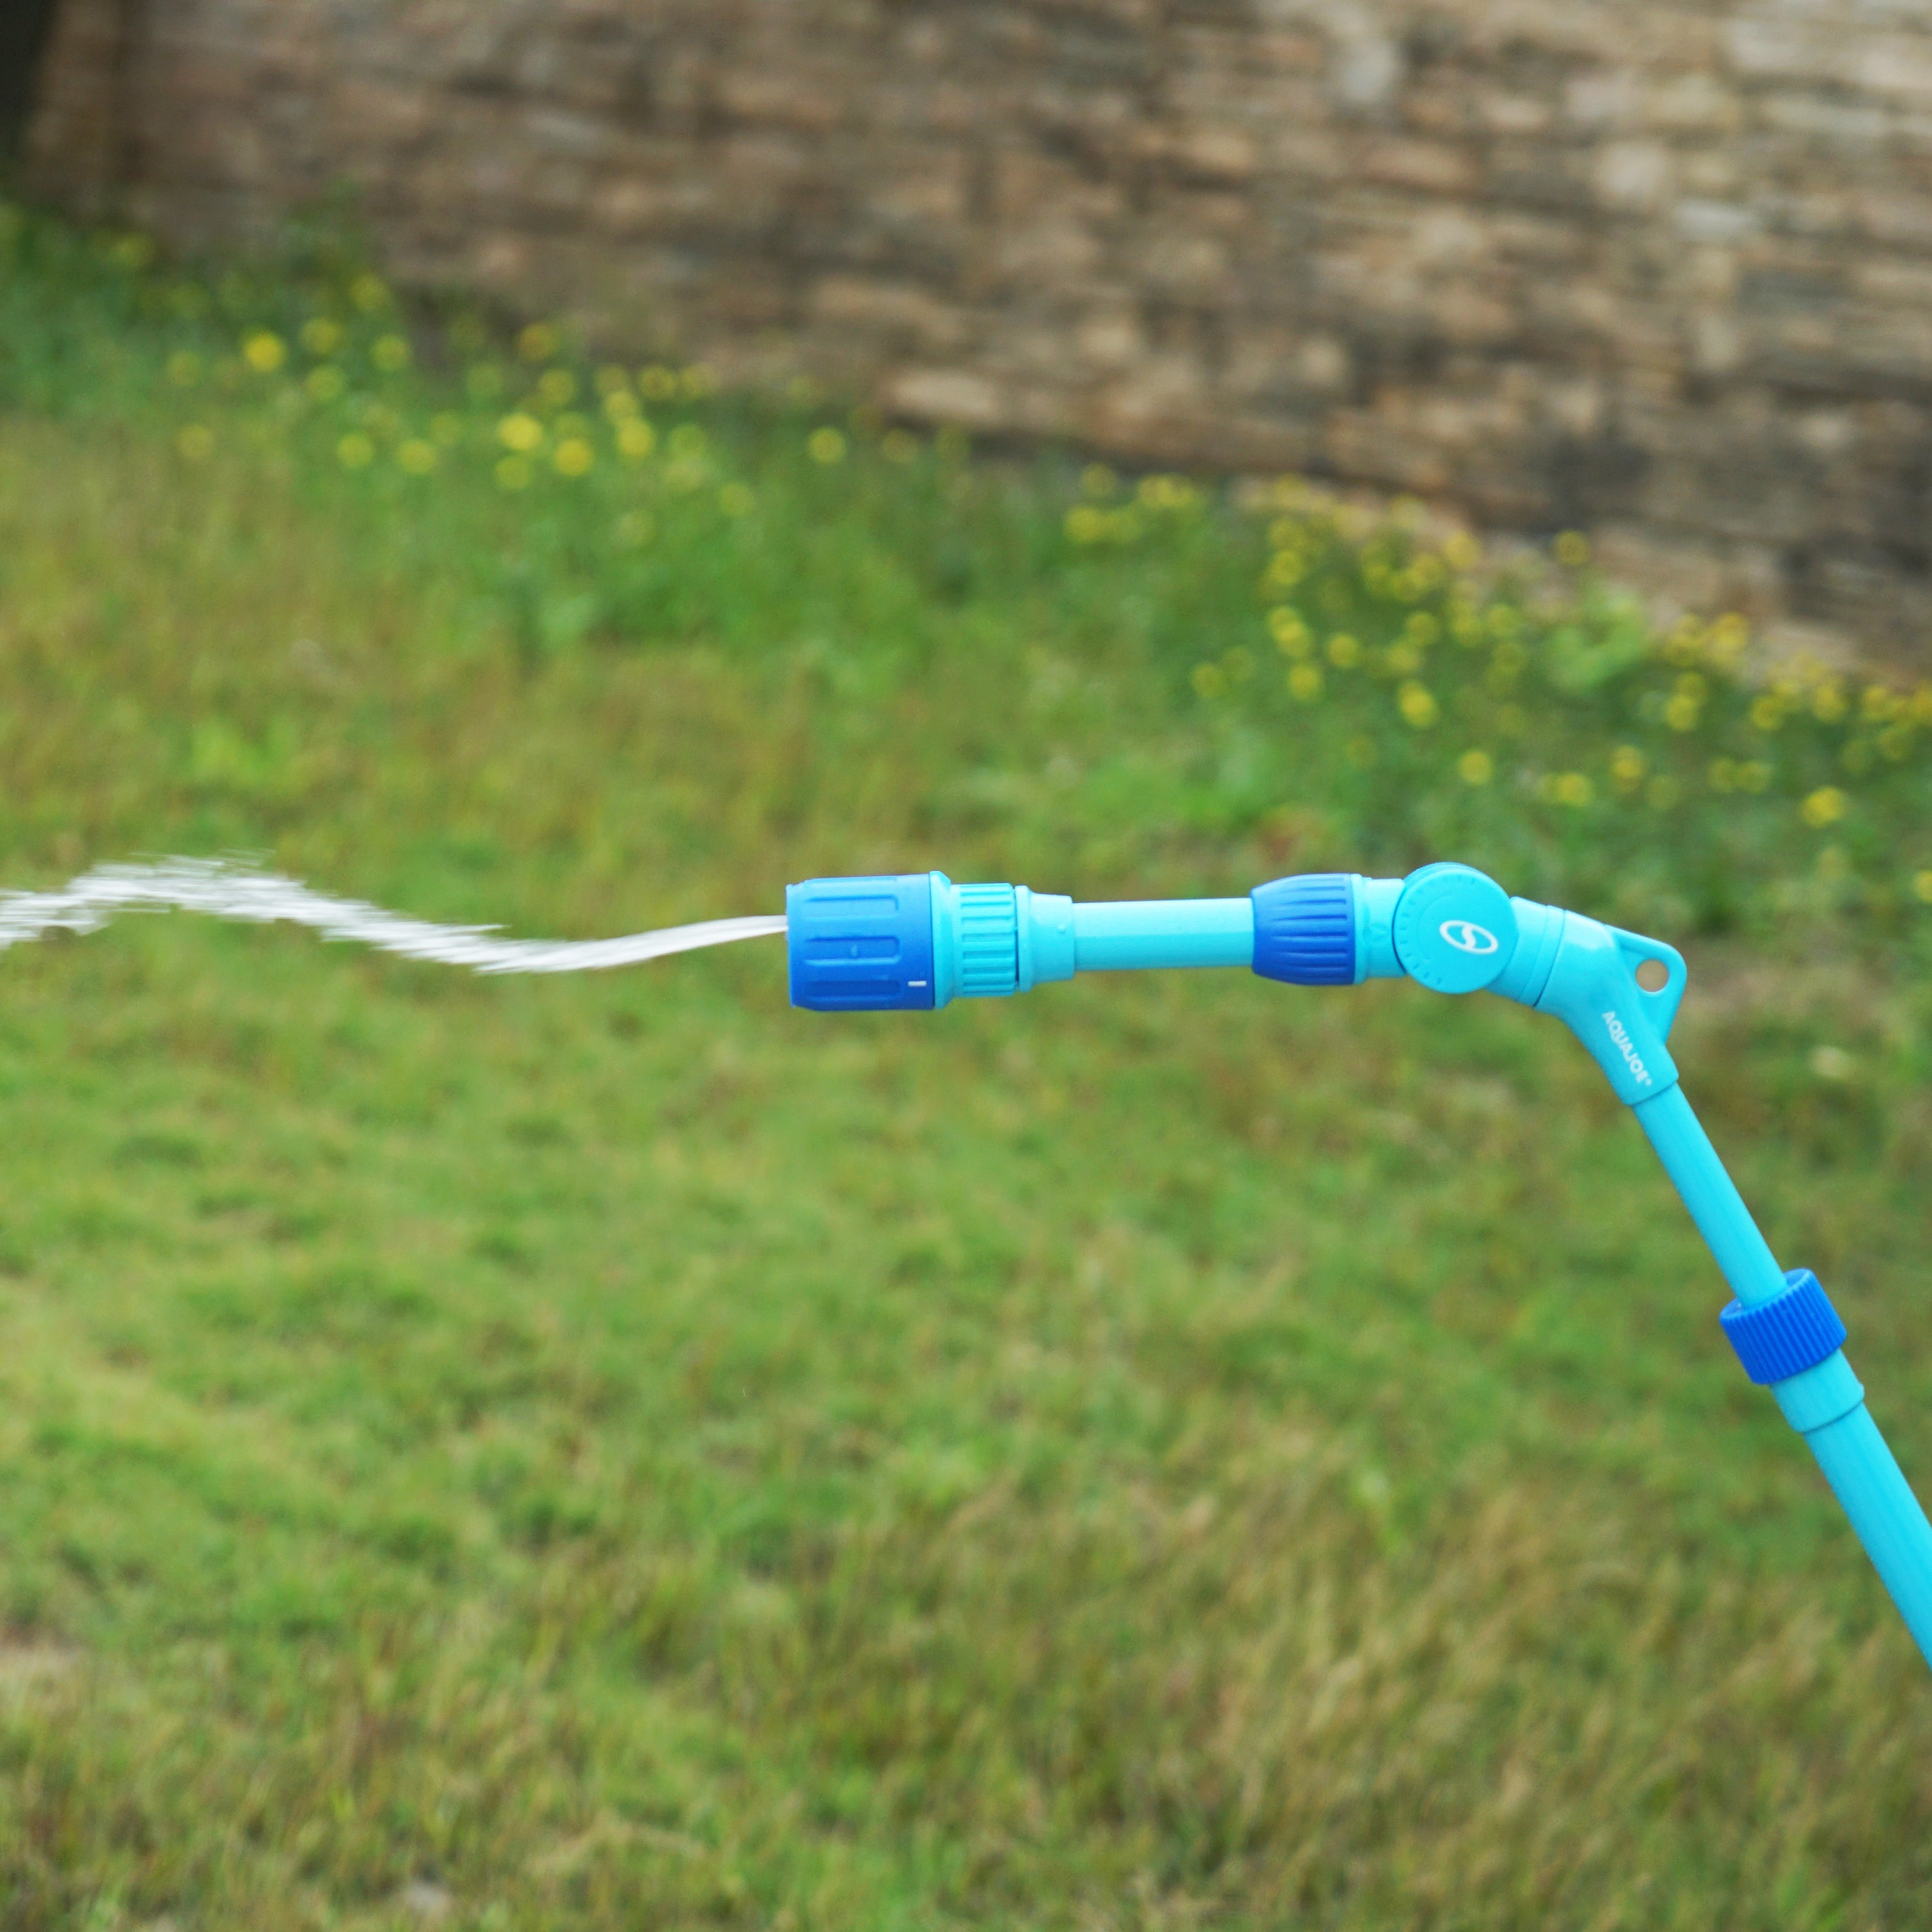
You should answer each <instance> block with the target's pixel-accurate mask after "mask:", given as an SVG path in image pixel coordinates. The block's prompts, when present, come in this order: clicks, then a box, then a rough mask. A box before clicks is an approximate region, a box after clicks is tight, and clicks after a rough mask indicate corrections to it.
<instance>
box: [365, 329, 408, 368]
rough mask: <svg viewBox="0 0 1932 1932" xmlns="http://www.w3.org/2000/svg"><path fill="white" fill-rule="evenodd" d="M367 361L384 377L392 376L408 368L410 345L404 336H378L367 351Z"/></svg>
mask: <svg viewBox="0 0 1932 1932" xmlns="http://www.w3.org/2000/svg"><path fill="white" fill-rule="evenodd" d="M369 360H370V361H371V362H373V363H374V364H375V365H376V367H377V368H379V369H380V370H381V371H383V374H385V375H389V376H393V375H394V374H395V373H396V371H398V370H399V369H407V368H408V367H409V366H410V345H409V340H408V338H407V337H406V336H401V335H379V336H377V338H376V341H375V344H374V347H372V348H371V350H370V351H369Z"/></svg>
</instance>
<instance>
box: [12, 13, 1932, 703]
mask: <svg viewBox="0 0 1932 1932" xmlns="http://www.w3.org/2000/svg"><path fill="white" fill-rule="evenodd" d="M29 154H30V157H31V166H32V168H33V169H34V175H35V176H36V178H37V180H38V181H40V183H41V184H43V185H44V186H45V187H46V188H47V189H48V190H49V191H51V192H53V193H56V194H58V195H59V196H63V197H65V199H68V200H69V201H70V202H77V203H78V204H80V205H83V207H93V208H104V207H110V206H118V207H120V208H124V209H125V210H127V211H129V212H130V213H131V214H133V215H134V216H135V217H137V218H139V219H140V220H144V221H146V222H149V223H152V224H154V226H157V227H158V228H160V229H162V230H163V231H164V232H166V233H172V234H173V235H175V236H179V237H181V238H182V239H185V240H188V241H191V242H214V241H228V240H232V239H235V238H236V237H238V236H248V235H251V234H254V233H260V232H263V231H264V230H266V229H268V228H269V227H271V226H272V224H273V223H274V222H275V219H276V217H277V216H278V214H279V213H280V212H281V211H284V210H286V209H287V208H291V207H295V206H299V205H302V204H303V203H305V202H311V201H312V200H314V199H315V198H317V197H318V196H321V195H322V194H323V193H325V192H326V191H327V190H329V189H330V187H332V184H338V183H341V182H344V181H347V182H349V183H351V184H354V186H355V187H356V190H358V191H359V195H360V197H361V205H362V209H363V211H364V214H365V218H366V219H367V220H368V223H369V224H370V226H371V229H372V232H373V233H374V236H375V237H376V238H377V242H378V244H379V245H380V248H382V249H383V251H385V253H386V257H387V259H388V263H389V268H390V269H391V271H392V272H393V273H394V274H395V275H396V276H398V278H401V279H402V280H403V281H406V282H410V283H416V284H450V283H452V282H454V283H464V284H476V285H481V286H482V287H486V288H487V289H489V290H493V291H494V292H496V293H498V294H499V295H500V296H502V297H504V298H505V299H508V300H510V301H511V302H514V303H516V304H517V305H520V306H523V307H526V308H529V309H531V310H532V311H539V310H540V311H559V310H561V311H565V312H568V313H570V314H574V316H575V317H577V318H578V319H579V320H580V321H581V322H582V323H583V324H584V326H586V329H588V330H589V332H590V333H591V335H592V337H593V338H594V339H595V340H597V341H599V342H601V343H603V344H607V345H610V346H612V347H619V346H629V347H636V348H637V349H639V350H646V349H649V348H653V347H655V348H657V349H659V350H662V349H664V348H667V347H674V348H675V350H676V351H677V352H678V353H682V354H685V355H689V356H701V357H703V359H706V360H707V361H709V362H711V363H712V364H713V365H715V366H716V367H717V368H718V370H719V371H721V373H723V374H724V375H726V376H727V377H728V378H731V379H736V380H747V381H749V380H770V379H772V378H774V377H782V376H784V375H787V374H791V373H793V372H798V371H805V372H809V373H810V374H813V375H814V376H816V377H819V378H821V379H822V380H824V381H826V382H827V383H830V384H832V385H833V386H835V387H837V388H838V389H842V390H844V391H846V392H851V393H856V394H859V395H863V396H865V397H868V398H871V400H872V401H874V402H875V403H876V404H878V405H879V406H880V407H882V408H883V409H884V410H886V411H888V412H889V413H892V414H894V415H895V416H902V417H906V418H910V419H919V420H923V421H928V422H942V421H943V422H956V423H960V424H963V425H965V426H967V427H968V428H970V429H971V430H973V431H975V432H977V433H980V434H984V435H989V436H993V437H1022V438H1036V437H1050V438H1057V439H1066V440H1070V441H1072V442H1074V443H1078V444H1079V445H1082V446H1086V447H1088V448H1091V449H1095V450H1098V451H1101V452H1107V453H1109V454H1111V455H1114V456H1115V457H1117V458H1121V459H1124V460H1127V461H1128V462H1130V463H1151V464H1161V465H1169V464H1172V465H1178V466H1189V467H1200V468H1214V469H1232V470H1235V471H1240V472H1275V471H1282V470H1293V471H1298V472H1306V473H1310V474H1313V475H1319V476H1323V477H1326V478H1331V479H1334V480H1336V481H1340V482H1342V483H1344V484H1354V485H1360V486H1364V487H1370V488H1373V489H1375V490H1382V491H1385V492H1406V493H1414V494H1415V495H1418V496H1421V497H1423V498H1425V499H1430V500H1431V501H1432V502H1438V503H1442V504H1445V505H1456V506H1458V507H1460V508H1461V509H1462V510H1463V511H1464V512H1466V514H1469V516H1470V517H1472V518H1474V519H1475V520H1476V521H1478V523H1481V524H1483V525H1484V526H1488V527H1490V528H1492V529H1500V530H1513V531H1517V532H1539V531H1543V532H1547V531H1550V530H1553V529H1561V528H1565V527H1571V526H1576V527H1580V528H1583V529H1588V530H1590V531H1592V532H1594V533H1595V535H1596V537H1597V538H1598V543H1599V547H1600V551H1601V554H1602V555H1603V556H1604V558H1605V559H1606V561H1607V563H1608V564H1609V565H1610V567H1611V568H1613V569H1614V570H1616V571H1619V572H1620V573H1621V574H1623V575H1625V576H1626V577H1629V578H1631V579H1632V580H1635V581H1637V582H1639V583H1645V584H1648V585H1649V586H1652V587H1653V588H1654V589H1655V590H1656V591H1657V592H1658V595H1660V597H1662V598H1667V599H1675V600H1676V601H1679V602H1681V603H1683V604H1689V605H1691V606H1694V607H1715V606H1721V605H1724V604H1730V603H1736V604H1741V605H1742V607H1745V608H1746V609H1748V610H1751V611H1752V612H1753V613H1755V614H1757V616H1760V618H1761V619H1769V620H1772V621H1775V622H1782V623H1783V624H1784V625H1785V626H1786V627H1787V632H1788V633H1789V634H1805V633H1806V627H1810V629H1811V634H1815V635H1816V636H1817V637H1819V638H1820V639H1823V640H1826V641H1827V642H1829V640H1832V639H1834V638H1836V639H1839V640H1843V639H1846V638H1849V639H1852V640H1856V641H1857V642H1858V643H1859V644H1860V645H1861V646H1862V647H1863V648H1864V649H1867V650H1868V651H1871V650H1876V651H1877V652H1881V653H1883V654H1886V655H1894V656H1896V657H1897V658H1900V659H1901V660H1904V661H1913V662H1915V663H1916V664H1917V665H1918V667H1920V668H1921V669H1922V668H1923V667H1924V665H1925V664H1926V663H1927V661H1929V660H1932V4H1928V0H1667V4H1666V0H1434V4H1430V5H1423V4H1418V0H1321V3H1320V4H1318V0H970V3H969V0H166V4H165V5H163V4H161V0H62V8H61V11H60V13H59V14H58V17H57V18H56V20H55V26H54V31H53V34H52V40H51V43H50V44H49V51H48V53H47V56H46V63H45V66H44V68H43V73H42V76H41V81H40V94H39V106H38V109H37V115H36V118H35V119H34V121H33V123H32V124H31V128H30V130H29Z"/></svg>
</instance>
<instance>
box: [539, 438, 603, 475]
mask: <svg viewBox="0 0 1932 1932" xmlns="http://www.w3.org/2000/svg"><path fill="white" fill-rule="evenodd" d="M550 460H551V461H552V462H553V463H555V464H556V472H557V474H558V475H559V476H581V475H583V473H584V472H585V471H586V470H587V469H589V467H590V466H591V464H592V463H595V461H596V460H597V455H596V452H595V451H594V450H593V449H592V448H591V447H590V446H589V443H586V442H585V441H584V440H583V437H580V436H567V437H565V438H564V440H562V442H561V443H559V444H558V445H557V446H556V455H554V456H553V457H552V458H550Z"/></svg>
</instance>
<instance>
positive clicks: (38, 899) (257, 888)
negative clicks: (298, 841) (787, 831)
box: [0, 859, 785, 973]
mask: <svg viewBox="0 0 1932 1932" xmlns="http://www.w3.org/2000/svg"><path fill="white" fill-rule="evenodd" d="M166 910H177V911H181V912H199V913H211V914H212V915H213V916H214V917H215V918H217V919H245V920H248V921H249V922H252V923H254V924H256V925H261V926H268V925H273V924H275V923H278V922H282V921H287V922H291V923H293V924H294V925H296V926H308V927H311V928H312V929H314V931H316V932H319V933H320V934H321V935H322V936H323V938H325V939H350V940H354V941H356V942H357V943H358V944H361V945H364V946H373V947H376V948H377V950H379V951H380V952H383V953H397V954H399V955H400V956H401V957H402V958H404V959H428V960H434V961H435V962H437V963H438V964H440V965H445V966H466V967H468V968H469V969H470V970H471V971H472V972H476V973H595V972H601V971H607V969H609V968H611V967H613V966H634V965H637V964H638V962H640V961H642V960H646V959H663V958H664V956H666V955H667V954H668V953H691V952H694V951H696V950H697V949H698V948H699V947H704V946H726V945H729V944H730V943H731V941H733V940H737V939H762V938H767V937H769V936H771V935H775V934H778V933H781V932H784V929H785V922H784V914H783V913H757V914H754V915H753V916H751V917H749V918H745V919H706V920H703V921H702V922H700V923H699V924H697V925H695V926H661V927H660V928H659V929H658V930H657V931H656V932H637V933H633V934H631V935H630V936H629V937H628V938H623V939H586V940H566V939H499V938H496V936H495V935H496V928H495V927H493V926H433V925H431V924H430V923H429V922H428V921H427V920H424V919H406V918H404V916H402V915H401V913H393V912H385V911H384V910H383V909H382V907H380V906H373V905H366V904H364V903H363V902H362V901H361V900H359V899H336V898H328V897H326V895H323V893H320V892H311V890H310V889H309V888H308V886H305V885H303V884H302V883H300V881H299V880H295V879H285V878H283V877H280V876H278V874H275V873H273V872H264V871H258V870H257V868H255V867H254V866H252V865H246V864H244V863H242V862H238V861H235V860H230V859H157V861H155V862H154V863H153V864H151V865H97V866H96V867H95V868H94V870H93V871H91V872H83V874H81V876H80V877H79V878H77V879H76V880H74V881H73V882H72V883H70V884H68V885H66V886H62V888H61V889H60V890H59V891H58V892H0V951H4V950H5V949H6V948H7V947H10V946H18V945H20V944H22V943H23V941H27V940H31V939H38V938H40V937H41V935H43V934H44V933H49V932H98V931H99V930H100V929H101V927H103V926H105V925H107V922H109V921H110V919H113V917H114V916H115V913H122V912H160V911H166Z"/></svg>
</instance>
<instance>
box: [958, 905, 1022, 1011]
mask: <svg viewBox="0 0 1932 1932" xmlns="http://www.w3.org/2000/svg"><path fill="white" fill-rule="evenodd" d="M958 892H959V990H960V992H962V994H965V995H969V996H977V997H978V998H982V999H986V998H998V997H999V996H1000V995H1002V994H1004V993H1011V992H1016V990H1017V989H1018V988H1019V977H1020V975H1019V930H1020V922H1019V906H1018V904H1017V903H1016V901H1015V898H1014V895H1013V887H1012V886H959V888H958Z"/></svg>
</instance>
